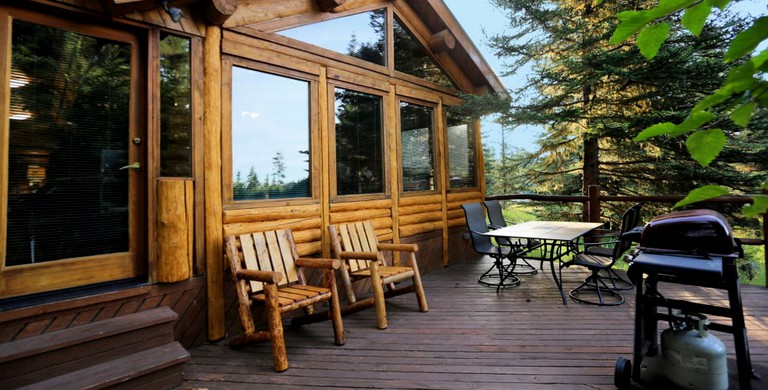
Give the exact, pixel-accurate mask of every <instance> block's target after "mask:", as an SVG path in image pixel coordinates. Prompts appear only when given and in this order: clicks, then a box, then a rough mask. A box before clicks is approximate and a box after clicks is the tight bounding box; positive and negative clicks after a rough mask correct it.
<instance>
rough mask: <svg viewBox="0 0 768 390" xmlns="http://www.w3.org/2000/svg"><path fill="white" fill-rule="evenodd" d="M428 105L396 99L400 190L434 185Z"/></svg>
mask: <svg viewBox="0 0 768 390" xmlns="http://www.w3.org/2000/svg"><path fill="white" fill-rule="evenodd" d="M432 111H433V110H432V108H430V107H425V106H420V105H418V104H412V103H407V102H401V103H400V128H401V135H400V140H401V142H400V144H401V156H402V170H403V191H427V190H434V189H435V180H434V177H435V169H434V161H435V156H434V131H433V126H432Z"/></svg>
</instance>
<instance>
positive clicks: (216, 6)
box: [203, 0, 237, 26]
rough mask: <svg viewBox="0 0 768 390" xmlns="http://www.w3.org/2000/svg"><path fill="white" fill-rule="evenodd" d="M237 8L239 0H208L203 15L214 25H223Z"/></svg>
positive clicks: (204, 4) (204, 5)
mask: <svg viewBox="0 0 768 390" xmlns="http://www.w3.org/2000/svg"><path fill="white" fill-rule="evenodd" d="M236 10H237V0H206V1H205V3H203V17H204V18H205V20H206V21H207V22H208V23H209V24H212V25H214V26H221V25H222V24H224V22H226V21H227V19H229V17H230V16H232V15H233V14H234V13H235V11H236Z"/></svg>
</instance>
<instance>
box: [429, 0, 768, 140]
mask: <svg viewBox="0 0 768 390" xmlns="http://www.w3.org/2000/svg"><path fill="white" fill-rule="evenodd" d="M443 1H444V2H445V4H446V5H447V6H448V8H449V9H450V10H451V12H452V13H453V15H454V16H455V17H456V19H457V20H458V22H459V24H460V25H461V26H462V27H463V28H464V31H465V32H466V33H467V35H469V38H470V39H472V42H474V44H475V46H476V47H477V49H478V50H480V52H481V53H482V55H483V57H484V58H485V60H486V61H487V62H488V64H489V65H490V66H491V67H492V68H493V69H494V70H495V71H496V74H501V73H502V72H503V70H504V66H503V61H502V60H500V59H498V58H496V56H495V55H494V54H493V52H492V51H491V49H490V48H489V47H488V45H487V41H488V40H487V39H486V35H494V34H498V33H502V32H504V31H506V30H507V25H508V19H507V17H506V16H505V15H504V13H503V12H500V11H499V10H497V9H496V8H495V7H494V6H493V5H491V4H490V2H489V0H443ZM532 1H535V0H532ZM735 6H736V9H737V10H739V11H740V12H743V13H745V14H748V15H751V16H753V17H756V16H760V15H765V14H766V13H768V12H766V0H744V1H742V2H740V3H739V4H736V5H735ZM525 77H526V75H525V74H519V73H518V74H517V75H515V76H508V77H501V81H502V82H503V83H504V85H505V86H506V87H507V89H510V88H516V87H519V86H521V85H522V83H523V82H524V81H525ZM492 119H493V118H486V119H485V120H483V122H482V125H481V126H482V134H483V142H484V144H486V145H489V146H491V147H492V148H493V149H494V150H495V152H496V153H497V154H498V153H499V151H500V149H501V148H500V145H501V130H502V129H501V126H500V125H499V124H497V123H494V122H493V120H492ZM541 134H542V130H541V129H537V128H534V127H528V128H517V129H508V130H507V134H506V137H507V138H506V141H507V142H508V143H509V142H510V140H511V143H512V145H513V146H515V147H519V148H522V149H524V150H528V151H535V150H536V140H537V139H538V137H539V136H540V135H541Z"/></svg>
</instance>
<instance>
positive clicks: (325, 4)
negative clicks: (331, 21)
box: [316, 0, 347, 12]
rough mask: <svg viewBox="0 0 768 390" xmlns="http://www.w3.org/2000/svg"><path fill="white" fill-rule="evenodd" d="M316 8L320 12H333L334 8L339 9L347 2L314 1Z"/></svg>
mask: <svg viewBox="0 0 768 390" xmlns="http://www.w3.org/2000/svg"><path fill="white" fill-rule="evenodd" d="M316 1H317V6H318V7H319V8H320V11H323V12H333V11H334V10H335V9H336V8H339V7H341V6H342V5H344V3H346V2H347V0H316Z"/></svg>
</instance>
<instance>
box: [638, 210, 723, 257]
mask: <svg viewBox="0 0 768 390" xmlns="http://www.w3.org/2000/svg"><path fill="white" fill-rule="evenodd" d="M639 249H641V250H645V251H655V252H669V253H686V254H694V255H705V256H707V255H713V256H727V257H737V256H738V248H737V245H736V243H735V241H734V239H733V234H732V231H731V226H730V225H728V221H726V219H725V217H723V216H722V215H721V214H720V213H718V212H716V211H713V210H704V209H701V210H686V211H678V212H673V213H669V214H664V215H660V216H657V217H654V218H653V219H652V220H651V221H650V222H648V223H647V224H646V225H645V228H643V233H642V235H641V237H640V245H639Z"/></svg>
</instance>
